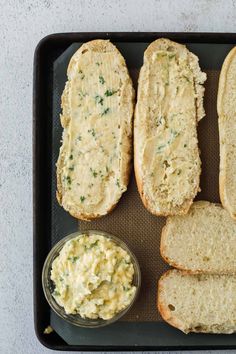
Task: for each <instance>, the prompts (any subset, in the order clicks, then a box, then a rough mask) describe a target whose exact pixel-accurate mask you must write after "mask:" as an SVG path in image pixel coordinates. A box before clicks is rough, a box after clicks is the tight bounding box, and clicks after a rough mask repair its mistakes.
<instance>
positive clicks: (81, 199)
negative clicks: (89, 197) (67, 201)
mask: <svg viewBox="0 0 236 354" xmlns="http://www.w3.org/2000/svg"><path fill="white" fill-rule="evenodd" d="M85 199H86V198H85V196H83V195H81V197H80V201H81V203H83V202H84V201H85Z"/></svg>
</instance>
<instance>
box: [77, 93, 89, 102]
mask: <svg viewBox="0 0 236 354" xmlns="http://www.w3.org/2000/svg"><path fill="white" fill-rule="evenodd" d="M78 95H79V97H80V100H82V99H83V97H85V96H87V95H88V94H87V93H86V92H81V91H79V93H78Z"/></svg>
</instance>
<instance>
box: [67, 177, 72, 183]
mask: <svg viewBox="0 0 236 354" xmlns="http://www.w3.org/2000/svg"><path fill="white" fill-rule="evenodd" d="M66 180H67V183H68V184H71V177H70V176H66Z"/></svg>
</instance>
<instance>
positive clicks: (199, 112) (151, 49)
mask: <svg viewBox="0 0 236 354" xmlns="http://www.w3.org/2000/svg"><path fill="white" fill-rule="evenodd" d="M170 46H172V47H174V48H175V49H176V50H177V52H178V51H183V50H185V51H187V52H188V54H189V56H192V57H191V58H193V57H195V56H194V55H193V54H192V53H191V52H189V51H188V49H187V48H186V46H185V45H182V44H179V43H176V42H173V41H171V40H169V39H166V38H160V39H157V40H155V41H154V42H152V43H151V44H150V45H149V46H148V48H147V49H146V51H145V53H144V64H143V66H142V68H141V70H140V74H139V79H138V86H139V85H141V84H142V83H141V73H142V71H143V70H144V66H145V62H147V61H148V60H149V59H150V58H151V57H152V55H153V53H155V52H156V50H167V48H168V47H170ZM192 66H193V72H194V75H195V76H197V75H200V74H204V73H201V72H200V69H199V67H196V65H195V64H192ZM199 73H200V74H199ZM204 75H205V74H204ZM203 81H205V80H204V79H203ZM199 82H200V80H199ZM200 86H201V85H199V83H198V84H196V87H197V88H196V87H195V91H196V96H197V98H196V117H197V121H199V120H201V119H202V118H203V117H204V115H205V112H204V109H203V105H202V101H203V92H204V88H203V87H202V86H201V87H200ZM138 115H139V113H138V101H137V103H136V106H135V111H134V171H135V178H136V184H137V188H138V192H139V194H140V197H141V200H142V202H143V205H144V206H145V208H146V209H147V210H148V211H149V212H150V213H152V214H153V215H156V216H165V217H166V216H171V215H184V214H187V213H188V211H189V209H190V207H191V204H192V202H193V198H190V199H186V200H185V201H184V202H183V204H182V205H180V206H175V207H174V208H172V210H169V211H167V212H165V211H159V210H157V208H155V209H154V208H153V207H152V206H151V205H150V200H149V199H148V197H147V196H146V195H145V193H144V181H143V177H142V171H141V166H140V161H139V159H138V155H139V152H138V146H139V142H138V141H137V138H136V129H138V128H137V127H136V120H138ZM197 150H198V153H199V155H200V150H199V148H198V147H197ZM200 173H201V168H200V170H199V176H200ZM199 183H200V178H199V179H198V185H197V186H196V188H195V189H194V191H193V195H194V196H195V195H196V194H197V192H198V191H200V187H199Z"/></svg>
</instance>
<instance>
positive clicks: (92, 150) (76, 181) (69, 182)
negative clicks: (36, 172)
mask: <svg viewBox="0 0 236 354" xmlns="http://www.w3.org/2000/svg"><path fill="white" fill-rule="evenodd" d="M99 42H106V43H107V42H108V41H99ZM89 43H92V42H89ZM89 43H87V44H86V45H84V46H85V47H84V46H82V47H81V48H80V49H79V50H78V51H77V52H76V53H75V54H74V56H73V57H72V59H71V62H70V65H69V67H68V81H67V83H66V86H65V89H64V93H63V96H62V107H63V114H62V116H61V122H62V125H63V127H64V133H63V144H62V147H61V150H60V156H59V160H58V163H57V173H58V192H59V193H58V194H59V199H60V203H61V204H62V205H63V206H64V208H65V209H66V210H68V211H70V212H71V213H72V214H74V215H75V216H76V215H78V216H82V218H85V219H86V218H90V217H91V216H92V217H93V216H95V217H96V216H101V215H104V214H106V213H107V212H108V211H109V210H110V209H111V208H112V207H113V206H114V205H115V204H116V203H117V201H118V200H119V198H120V197H121V195H122V193H123V192H124V191H125V190H126V189H127V183H128V174H129V173H128V171H129V163H130V151H131V135H132V113H133V103H132V98H133V89H132V84H131V80H130V78H129V75H128V71H127V68H126V66H125V61H124V59H123V57H122V56H121V55H120V53H119V52H118V50H117V49H116V48H115V47H114V46H113V45H112V44H111V43H109V42H108V44H106V45H108V46H109V49H108V51H107V52H104V51H94V50H91V48H90V46H89ZM102 45H103V44H102ZM83 48H84V50H83Z"/></svg>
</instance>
